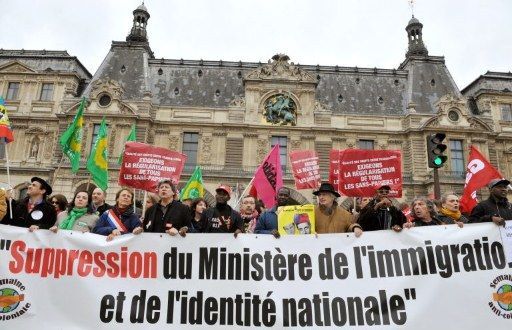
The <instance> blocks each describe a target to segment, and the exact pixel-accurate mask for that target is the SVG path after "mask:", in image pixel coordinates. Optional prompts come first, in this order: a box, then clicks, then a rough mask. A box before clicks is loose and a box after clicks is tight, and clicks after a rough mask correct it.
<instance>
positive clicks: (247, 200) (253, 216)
mask: <svg viewBox="0 0 512 330" xmlns="http://www.w3.org/2000/svg"><path fill="white" fill-rule="evenodd" d="M240 215H241V216H242V219H243V220H244V232H245V233H247V234H253V233H254V229H255V228H256V223H257V222H258V216H259V215H260V214H259V213H258V211H256V198H254V196H251V195H247V196H245V197H244V198H242V206H241V207H240Z"/></svg>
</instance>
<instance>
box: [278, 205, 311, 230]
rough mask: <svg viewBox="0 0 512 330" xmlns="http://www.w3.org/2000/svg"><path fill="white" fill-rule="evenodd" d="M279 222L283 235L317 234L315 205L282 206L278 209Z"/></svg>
mask: <svg viewBox="0 0 512 330" xmlns="http://www.w3.org/2000/svg"><path fill="white" fill-rule="evenodd" d="M277 223H278V229H279V234H281V235H306V234H315V206H314V205H312V204H306V205H292V206H281V207H279V208H278V209H277Z"/></svg>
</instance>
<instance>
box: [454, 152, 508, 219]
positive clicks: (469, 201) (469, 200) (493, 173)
mask: <svg viewBox="0 0 512 330" xmlns="http://www.w3.org/2000/svg"><path fill="white" fill-rule="evenodd" d="M466 168H467V173H466V184H465V185H464V193H463V194H462V197H461V199H460V210H461V212H462V213H470V212H471V210H473V208H474V207H475V206H476V204H478V200H477V199H476V191H477V190H478V189H480V188H482V187H484V186H485V185H487V184H488V183H489V181H491V180H492V179H501V178H503V176H502V175H501V174H500V172H498V170H497V169H495V168H494V167H493V166H492V165H491V163H489V161H487V159H485V157H484V156H483V155H482V154H481V153H480V152H479V151H478V149H477V148H475V147H474V146H471V147H470V152H469V160H468V166H467V167H466Z"/></svg>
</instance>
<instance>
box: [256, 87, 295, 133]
mask: <svg viewBox="0 0 512 330" xmlns="http://www.w3.org/2000/svg"><path fill="white" fill-rule="evenodd" d="M264 108H265V110H264V112H263V115H264V116H265V120H266V121H267V123H270V124H279V125H288V124H291V125H292V126H295V125H297V106H296V105H295V101H293V99H292V98H291V96H290V93H288V94H282V93H279V94H274V95H272V96H271V97H269V98H268V99H267V100H266V101H265V102H264Z"/></svg>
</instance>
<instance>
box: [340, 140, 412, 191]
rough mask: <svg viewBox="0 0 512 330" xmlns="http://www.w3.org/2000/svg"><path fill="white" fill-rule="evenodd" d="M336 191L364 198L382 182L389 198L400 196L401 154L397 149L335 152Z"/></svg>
mask: <svg viewBox="0 0 512 330" xmlns="http://www.w3.org/2000/svg"><path fill="white" fill-rule="evenodd" d="M338 169H339V173H338V179H339V190H340V191H341V192H342V193H343V194H344V195H346V196H350V197H368V196H373V195H374V194H375V190H376V189H377V188H378V187H380V186H383V185H388V186H390V187H391V191H390V193H389V196H390V197H402V156H401V152H400V151H399V150H362V149H345V150H342V151H340V152H339V163H338Z"/></svg>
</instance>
